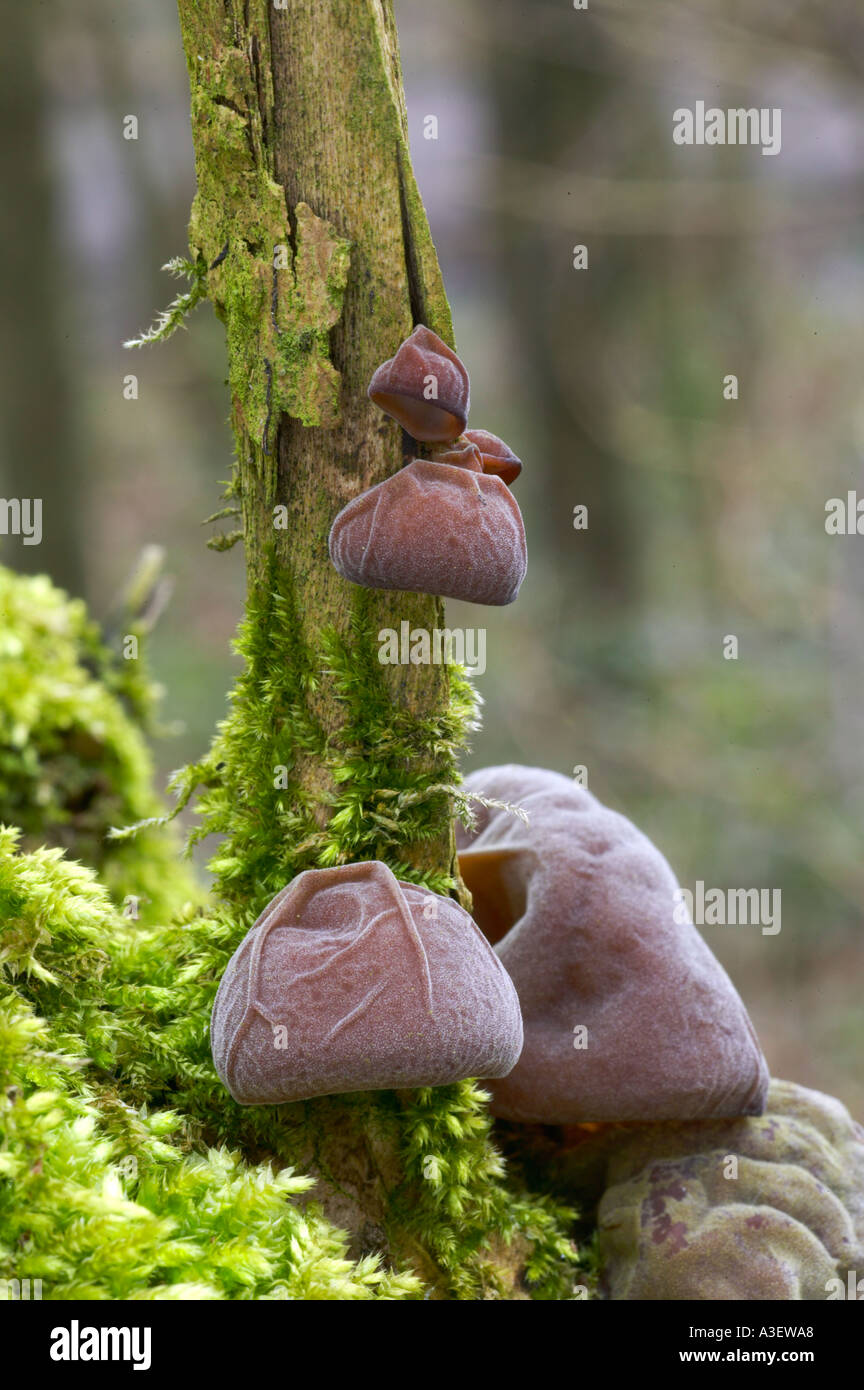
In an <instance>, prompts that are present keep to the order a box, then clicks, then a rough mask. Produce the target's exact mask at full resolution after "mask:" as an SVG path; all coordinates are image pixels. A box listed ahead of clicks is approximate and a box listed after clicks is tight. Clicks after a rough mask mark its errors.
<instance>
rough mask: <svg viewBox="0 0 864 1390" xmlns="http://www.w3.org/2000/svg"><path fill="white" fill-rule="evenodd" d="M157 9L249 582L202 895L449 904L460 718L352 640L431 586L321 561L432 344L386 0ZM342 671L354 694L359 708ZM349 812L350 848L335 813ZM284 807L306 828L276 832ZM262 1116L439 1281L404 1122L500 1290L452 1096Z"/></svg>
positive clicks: (430, 275) (478, 1138)
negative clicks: (354, 884) (358, 581)
mask: <svg viewBox="0 0 864 1390" xmlns="http://www.w3.org/2000/svg"><path fill="white" fill-rule="evenodd" d="M179 11H180V19H181V26H182V31H183V39H184V46H185V49H186V56H187V62H188V67H189V73H190V82H191V95H192V128H193V137H194V143H195V157H196V173H197V181H198V191H197V194H196V198H195V203H194V206H193V211H192V218H191V223H190V245H191V248H192V253H193V257H194V261H195V269H194V274H195V285H194V286H193V293H192V299H191V302H195V301H196V300H197V298H198V297H200V295H201V294H202V293H206V294H207V295H208V296H209V297H210V299H211V300H212V302H213V304H214V306H215V308H216V311H217V313H218V314H219V315H220V317H221V318H222V319H223V320H224V322H225V326H226V334H227V346H228V358H229V381H230V386H231V396H232V424H233V430H234V436H235V444H236V476H235V481H234V486H233V489H232V496H233V497H235V498H236V500H237V502H238V505H239V508H240V511H241V514H242V538H243V541H244V543H245V547H246V560H247V573H248V589H249V610H248V611H249V616H248V619H247V624H246V629H245V633H246V636H245V639H244V640H245V646H244V652H245V654H246V656H247V670H246V674H245V676H244V677H243V678H242V680H241V685H240V687H238V692H235V697H234V705H233V711H234V713H233V714H232V717H231V719H229V721H228V725H227V726H226V731H223V734H222V736H221V741H220V740H217V743H216V745H214V749H215V750H216V751H215V752H214V754H213V755H211V760H210V762H209V763H207V765H206V767H205V765H203V764H202V765H199V767H198V769H197V770H193V771H194V772H195V773H196V775H197V780H198V781H199V782H204V783H205V784H206V785H207V787H208V788H209V789H210V791H209V792H208V793H207V794H206V795H205V797H204V798H203V800H204V801H205V803H206V800H207V795H210V796H211V802H210V806H211V807H212V806H214V805H216V806H217V807H218V811H217V812H214V813H213V817H212V819H211V821H210V824H209V827H208V828H210V829H218V830H220V831H221V832H222V833H223V834H224V835H225V837H226V838H225V841H224V843H223V847H222V848H221V849H220V852H219V856H218V862H217V861H214V867H215V868H216V872H217V892H218V893H219V894H220V895H221V896H222V898H223V901H224V902H225V904H226V907H227V908H228V909H230V910H231V913H232V915H233V916H234V918H235V920H236V921H237V922H238V923H242V922H245V923H246V924H247V925H248V922H249V920H250V919H251V918H252V917H253V916H254V915H256V914H257V912H258V911H259V910H260V908H261V907H262V906H263V904H264V902H266V900H267V899H268V898H269V897H270V896H271V895H272V893H273V892H275V891H276V890H277V888H279V887H281V886H282V885H283V884H284V882H286V881H287V879H288V878H290V877H291V876H292V875H293V874H295V873H296V872H298V870H299V869H301V868H305V867H314V866H316V865H320V864H322V863H324V862H338V861H339V860H340V859H341V860H345V859H348V860H351V859H361V858H371V857H378V858H387V860H388V862H390V863H391V864H394V862H398V863H399V864H404V866H405V872H403V873H402V875H401V876H402V877H408V876H410V877H413V878H414V879H415V880H416V881H422V882H425V883H427V884H429V885H430V886H433V887H438V888H439V891H450V892H452V893H454V894H457V895H459V896H463V897H464V896H467V895H465V894H464V890H463V889H462V887H461V882H460V880H459V878H458V869H457V866H456V857H455V849H454V837H453V827H452V815H453V808H452V799H451V796H450V794H449V793H448V791H447V790H446V786H447V784H448V783H452V780H453V776H454V750H455V744H456V743H457V742H458V731H459V728H460V720H462V719H463V717H464V709H463V711H462V713H458V712H457V713H456V714H454V709H455V708H456V706H455V705H454V703H453V701H452V699H451V686H450V681H451V677H450V676H449V675H448V672H447V671H446V670H445V668H443V667H437V666H406V667H382V666H381V665H380V664H379V663H378V662H377V650H376V649H375V645H374V634H376V633H377V631H378V630H380V628H383V627H388V628H395V629H397V630H398V629H399V625H400V622H401V621H403V620H407V621H408V622H409V623H410V624H411V626H412V627H422V628H427V629H430V628H434V627H443V625H444V615H443V603H442V601H441V600H440V599H438V598H434V597H429V596H424V595H418V594H405V593H378V592H374V593H373V592H370V591H367V590H363V589H358V588H356V587H355V586H352V585H349V584H348V583H346V582H345V581H344V580H342V579H341V578H340V577H339V575H338V574H336V572H335V570H334V569H333V568H332V566H331V564H330V561H329V557H328V552H327V536H328V532H329V528H330V525H331V523H332V521H333V518H334V517H335V515H336V513H337V512H338V511H339V510H340V509H341V507H342V506H343V505H344V504H345V503H346V502H347V501H348V499H349V498H351V497H353V496H355V495H356V494H357V493H358V492H359V491H361V490H362V489H364V488H367V487H370V486H371V485H373V484H374V483H377V482H379V481H381V480H382V479H384V478H386V477H387V476H389V475H390V474H391V473H393V472H394V471H396V470H397V469H398V468H400V467H401V466H402V464H403V462H404V457H403V437H402V434H401V431H400V430H399V429H398V427H397V426H396V425H395V424H394V423H393V422H392V421H390V420H389V419H387V418H385V417H384V416H382V415H381V414H380V412H379V411H377V409H376V408H375V407H373V406H372V405H371V403H370V402H369V401H368V399H367V396H366V387H367V384H368V381H369V379H370V377H371V375H372V372H373V370H374V368H375V367H376V366H377V365H378V364H379V363H380V362H381V361H382V360H383V359H384V358H386V357H389V356H391V355H392V354H393V352H394V351H395V349H396V347H397V346H398V344H399V342H400V341H401V340H402V339H403V338H404V337H405V336H406V335H407V334H408V333H409V332H410V331H411V328H412V327H413V325H414V324H415V323H417V322H421V321H422V322H424V323H426V324H427V325H428V326H429V327H430V328H432V329H434V330H435V331H436V332H438V333H439V334H441V336H442V337H444V338H445V339H446V340H448V341H450V342H452V327H451V322H450V314H449V309H448V306H447V300H446V296H445V294H444V289H443V285H442V282H441V276H440V271H439V268H438V263H437V258H436V255H435V251H434V247H433V245H432V242H431V239H430V235H429V229H428V225H427V222H426V217H425V213H424V211H423V207H422V203H421V201H420V198H419V195H418V192H417V188H416V184H415V181H414V176H413V173H412V169H411V163H410V158H409V154H408V144H407V135H406V117H405V108H404V100H403V94H402V85H401V76H400V69H399V58H398V51H397V40H396V31H395V25H394V20H393V12H392V4H391V3H390V0H287V3H286V5H285V8H284V9H276V8H272V7H270V6H269V5H268V4H267V3H266V0H246V3H245V4H244V3H242V0H224V3H223V2H222V0H179ZM282 523H284V524H282ZM231 539H233V537H228V538H227V540H226V543H228V542H230V540H231ZM277 600H278V601H277ZM358 633H359V634H360V636H358ZM370 634H371V635H372V636H371V638H370ZM328 652H330V653H331V654H333V659H332V660H328V659H327V655H326V654H327V653H328ZM340 656H341V659H342V661H341V666H340ZM382 679H383V681H384V683H385V687H386V693H385V696H384V698H383V701H382V699H381V698H380V693H379V687H380V682H381V681H382ZM355 685H356V686H357V687H358V688H369V689H371V690H372V692H373V693H372V696H370V700H371V705H370V708H371V709H372V710H373V711H374V718H373V714H370V715H369V722H368V724H364V712H363V708H362V702H361V700H360V696H357V697H356V698H355V695H354V692H353V687H354V686H355ZM346 689H347V694H346ZM457 703H458V702H457ZM463 704H464V692H463ZM382 709H383V716H382ZM244 719H245V720H247V721H248V723H246V724H244V723H243V720H244ZM232 720H233V722H232ZM276 726H278V728H277V735H276V737H275V741H274V740H273V737H271V735H272V729H273V727H276ZM391 727H392V730H393V735H392V738H391V736H390V729H391ZM372 729H374V730H375V731H376V732H375V734H374V736H373V735H372V733H371V732H370V730H372ZM268 739H270V742H269V743H268ZM280 739H281V743H280V742H279V740H280ZM400 739H401V742H400ZM376 740H377V742H376ZM379 743H380V744H381V745H382V746H380V747H379V746H378V744H379ZM383 745H387V747H384V746H383ZM277 746H278V747H280V748H281V747H284V748H287V749H288V750H289V751H288V752H287V753H286V754H285V759H284V760H285V761H286V763H287V762H289V761H290V777H291V783H290V787H289V788H288V790H287V791H286V792H285V793H284V795H283V796H281V797H280V796H279V795H278V794H277V793H276V792H274V790H273V781H272V770H273V769H272V768H271V767H270V766H269V765H268V764H269V758H270V755H271V752H272V749H274V748H276V747H277ZM262 748H263V749H265V750H266V751H265V752H259V751H258V750H260V749H262ZM256 760H257V765H256ZM364 768H365V769H367V770H366V771H365V772H364ZM202 769H203V770H202ZM369 769H371V771H369ZM379 769H380V771H379ZM376 778H380V780H381V782H382V783H383V785H381V786H380V788H379V787H376V785H375V782H376ZM364 779H365V780H364ZM441 787H444V788H445V789H444V790H441ZM346 789H347V790H346ZM352 789H353V790H352ZM352 795H354V796H355V801H353V802H352V800H351V797H352ZM340 798H341V800H340ZM418 807H419V808H420V809H419V811H418ZM235 813H236V814H235ZM204 814H205V817H206V811H205V813H204ZM352 815H354V816H356V819H357V822H358V828H357V829H356V833H355V835H354V839H353V840H351V839H348V840H346V838H345V836H344V834H343V833H342V831H341V829H340V831H339V833H337V831H336V828H335V827H336V825H337V822H339V823H340V824H341V822H343V821H345V820H346V819H347V820H348V821H350V819H351V816H352ZM280 816H282V817H285V818H286V819H284V820H283V821H280V820H279V817H280ZM304 816H307V817H308V823H306V824H305V829H304V831H303V833H302V834H301V833H300V832H299V831H298V832H295V831H294V830H293V829H289V830H288V831H284V832H283V829H282V828H280V827H283V826H288V827H289V828H290V827H293V826H295V825H299V824H304V822H303V817H304ZM400 816H403V817H406V816H407V819H403V820H402V821H400V819H399V818H400ZM400 824H401V825H402V826H408V827H410V832H411V834H410V836H409V835H408V833H407V832H406V831H405V830H404V829H403V830H402V831H401V832H400ZM379 827H380V828H379ZM415 831H416V833H415ZM379 835H380V837H381V846H383V847H379V845H378V844H377V842H376V836H379ZM400 835H401V838H400ZM268 836H269V837H270V840H269V842H268ZM280 836H281V839H282V841H283V843H280ZM388 837H389V838H388ZM285 841H287V842H288V843H284V842H285ZM352 845H353V846H354V849H353V850H352ZM328 856H329V857H328ZM280 875H281V878H280ZM442 885H443V887H442ZM238 930H240V931H241V932H242V930H243V927H242V926H240V927H238ZM238 941H239V937H238ZM472 1115H473V1116H474V1118H472ZM279 1124H280V1126H281V1128H280V1138H279V1141H278V1145H275V1146H274V1147H272V1148H271V1153H272V1154H273V1156H274V1158H275V1159H276V1161H279V1162H284V1161H289V1162H291V1163H295V1164H298V1165H302V1167H303V1169H304V1170H305V1171H307V1172H311V1173H312V1174H313V1175H314V1176H315V1177H316V1178H317V1179H318V1183H317V1186H316V1189H315V1192H314V1199H315V1200H316V1201H320V1202H321V1203H322V1204H323V1206H324V1208H325V1210H326V1212H327V1214H328V1215H329V1216H330V1217H331V1219H332V1220H333V1221H334V1222H336V1223H337V1224H338V1225H339V1226H341V1227H343V1228H346V1229H347V1230H348V1231H349V1232H350V1233H351V1236H352V1246H351V1248H352V1251H353V1253H355V1254H364V1253H367V1252H369V1251H371V1250H376V1251H382V1252H384V1253H385V1255H388V1256H389V1257H390V1258H391V1259H394V1260H397V1261H401V1260H408V1261H409V1262H410V1263H411V1264H412V1265H413V1266H414V1268H415V1269H417V1270H418V1271H419V1272H421V1273H422V1274H423V1275H424V1276H425V1277H426V1278H428V1279H429V1280H430V1281H431V1282H432V1283H433V1284H436V1285H437V1286H438V1287H439V1288H444V1287H446V1279H445V1278H444V1276H442V1271H441V1267H440V1262H439V1258H438V1257H437V1256H435V1255H433V1254H430V1250H429V1248H427V1246H428V1244H429V1241H431V1244H432V1245H433V1246H434V1244H435V1233H434V1229H433V1228H434V1225H435V1221H436V1219H437V1218H436V1217H434V1216H432V1217H430V1222H431V1225H430V1224H429V1223H428V1222H427V1225H426V1227H425V1229H426V1230H427V1232H431V1234H430V1235H429V1236H428V1237H427V1238H426V1245H424V1243H423V1241H420V1240H418V1239H417V1237H416V1235H415V1234H412V1233H411V1232H412V1230H416V1223H415V1226H413V1227H412V1224H411V1222H412V1217H413V1216H415V1215H416V1212H417V1211H420V1210H423V1208H424V1203H425V1204H426V1209H427V1211H430V1212H431V1211H432V1210H433V1207H432V1206H429V1202H430V1201H431V1196H430V1194H431V1192H432V1187H431V1185H430V1183H429V1182H424V1181H423V1179H422V1175H420V1177H419V1178H418V1172H417V1171H413V1170H411V1169H410V1164H408V1160H407V1159H406V1152H407V1150H408V1149H410V1147H411V1139H410V1136H411V1135H412V1134H414V1135H416V1134H417V1133H418V1126H420V1127H421V1129H422V1132H423V1133H428V1134H429V1135H430V1142H432V1137H434V1136H437V1138H436V1140H435V1142H437V1143H439V1144H441V1145H444V1146H445V1147H446V1146H447V1145H452V1146H454V1150H453V1152H454V1157H453V1162H452V1165H450V1166H449V1168H448V1171H450V1172H452V1173H453V1174H457V1173H462V1174H463V1176H462V1177H461V1178H454V1179H453V1181H454V1183H457V1185H458V1183H462V1185H463V1186H462V1188H461V1189H460V1193H461V1195H460V1193H457V1192H456V1191H455V1190H454V1191H453V1193H452V1200H453V1202H455V1203H456V1205H455V1206H454V1207H453V1210H454V1211H455V1210H457V1209H459V1204H460V1203H462V1202H463V1199H464V1203H466V1204H467V1205H466V1206H465V1212H466V1215H465V1218H464V1222H463V1233H464V1234H465V1238H466V1242H468V1244H469V1245H470V1246H471V1248H473V1249H475V1250H479V1249H480V1248H481V1247H484V1248H485V1249H486V1251H487V1254H486V1256H485V1257H484V1258H485V1259H486V1260H487V1261H488V1262H489V1265H490V1267H494V1271H495V1273H494V1282H495V1283H496V1285H497V1287H499V1288H502V1287H510V1288H514V1287H516V1286H517V1285H518V1281H519V1279H520V1277H521V1270H522V1267H523V1262H524V1257H525V1254H526V1251H527V1249H528V1248H529V1247H528V1243H527V1242H526V1241H525V1240H524V1239H523V1238H522V1237H521V1236H517V1237H516V1239H515V1240H513V1241H512V1243H511V1244H510V1246H509V1248H508V1250H507V1251H506V1252H505V1250H504V1249H503V1247H502V1249H500V1250H498V1249H497V1248H495V1250H494V1255H493V1254H492V1253H491V1249H492V1248H494V1247H495V1239H494V1232H493V1231H492V1230H491V1229H490V1230H486V1229H485V1227H484V1224H483V1223H484V1222H485V1223H486V1227H488V1226H489V1223H490V1221H497V1219H498V1218H497V1216H492V1215H491V1213H492V1212H493V1211H496V1212H499V1213H500V1212H503V1211H504V1209H505V1207H506V1204H507V1202H508V1201H509V1197H508V1194H506V1193H505V1192H504V1191H503V1189H499V1188H496V1191H498V1193H499V1195H498V1196H495V1195H494V1193H493V1194H492V1195H491V1196H490V1193H492V1188H493V1187H494V1186H495V1185H496V1184H497V1182H498V1174H499V1171H500V1169H499V1166H498V1160H497V1157H496V1155H495V1153H494V1151H493V1150H492V1149H491V1147H490V1146H489V1145H488V1141H487V1139H486V1137H485V1128H484V1126H485V1121H484V1118H483V1116H482V1112H481V1111H480V1109H479V1098H477V1097H475V1096H473V1093H472V1095H471V1096H467V1095H466V1093H465V1092H464V1090H461V1091H460V1090H459V1089H458V1088H456V1089H455V1090H454V1088H443V1089H442V1090H440V1091H436V1092H425V1093H417V1094H416V1095H415V1094H414V1093H411V1094H405V1095H402V1094H398V1095H397V1094H393V1093H385V1092H380V1093H372V1094H370V1095H369V1096H356V1097H354V1096H352V1097H329V1098H325V1099H322V1100H318V1101H313V1102H309V1103H306V1104H305V1105H302V1106H285V1107H281V1108H280V1111H279ZM447 1135H449V1136H450V1137H449V1138H448V1137H447ZM454 1136H461V1137H454ZM460 1145H461V1146H462V1147H461V1148H460V1147H459V1146H460ZM415 1147H416V1145H415ZM457 1149H458V1162H457V1153H456V1150H457ZM414 1166H415V1169H418V1170H419V1159H417V1158H416V1157H415V1161H414ZM490 1185H491V1186H490ZM469 1212H473V1213H474V1215H472V1216H469V1214H468V1213H469ZM484 1213H485V1215H484ZM530 1219H531V1220H534V1219H535V1218H534V1217H533V1216H532V1217H531V1218H530ZM449 1220H452V1218H449V1217H448V1218H446V1219H445V1221H444V1224H443V1225H442V1226H441V1231H442V1232H444V1229H445V1226H446V1225H447V1221H449ZM472 1223H473V1224H472ZM512 1224H513V1223H512V1222H511V1226H512ZM518 1224H519V1223H518V1221H517V1222H516V1225H517V1226H518ZM447 1239H450V1237H448V1236H444V1235H442V1239H441V1240H440V1241H439V1246H440V1248H441V1249H443V1248H444V1245H445V1244H446V1240H447ZM490 1240H491V1241H492V1247H490ZM451 1244H453V1248H454V1249H455V1248H456V1245H455V1243H454V1242H453V1241H451ZM498 1244H500V1241H499V1242H498ZM466 1248H467V1245H466ZM453 1259H454V1257H453V1255H452V1254H451V1256H450V1264H451V1267H452V1265H453ZM451 1277H454V1278H455V1277H456V1276H455V1274H454V1275H452V1276H451ZM484 1277H485V1276H484Z"/></svg>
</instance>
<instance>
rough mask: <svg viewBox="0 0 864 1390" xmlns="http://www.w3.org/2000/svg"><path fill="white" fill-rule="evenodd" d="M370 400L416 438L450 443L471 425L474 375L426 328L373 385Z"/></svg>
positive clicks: (407, 342)
mask: <svg viewBox="0 0 864 1390" xmlns="http://www.w3.org/2000/svg"><path fill="white" fill-rule="evenodd" d="M369 399H370V400H373V401H374V402H375V404H376V405H377V406H379V407H380V409H381V410H384V411H386V413H387V414H388V415H391V416H392V417H393V419H394V420H397V421H398V422H399V424H400V425H401V426H402V428H403V429H404V430H407V431H408V433H409V434H410V435H411V436H412V438H413V439H421V440H425V441H427V442H429V443H445V444H446V443H448V442H449V441H451V440H453V439H456V438H457V437H458V436H459V435H460V434H461V433H462V431H463V430H464V428H465V425H466V424H467V422H468V407H469V403H470V386H469V381H468V373H467V371H466V370H465V367H464V365H463V364H462V362H461V361H460V359H459V358H458V357H457V355H456V353H455V352H454V351H453V349H452V348H449V347H448V346H447V344H446V343H445V342H444V341H443V340H442V339H441V338H439V337H438V334H437V333H433V332H432V331H431V329H429V328H426V327H425V325H424V324H422V323H420V324H418V325H417V327H416V328H415V329H414V332H413V333H412V334H411V336H410V337H408V338H406V339H405V341H404V343H402V344H401V345H400V347H399V349H398V350H397V352H396V353H395V354H394V355H393V357H390V358H388V359H387V361H386V362H382V363H381V366H380V367H379V368H378V369H377V371H376V372H375V374H374V376H373V377H372V380H371V381H370V383H369Z"/></svg>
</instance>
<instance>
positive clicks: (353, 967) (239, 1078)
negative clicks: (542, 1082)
mask: <svg viewBox="0 0 864 1390" xmlns="http://www.w3.org/2000/svg"><path fill="white" fill-rule="evenodd" d="M210 1036H211V1044H212V1048H213V1060H214V1062H215V1065H216V1070H217V1071H218V1073H219V1075H220V1077H221V1078H222V1080H223V1082H224V1083H225V1085H226V1086H227V1087H228V1089H229V1090H230V1092H231V1094H232V1095H233V1097H234V1099H235V1100H237V1101H239V1102H240V1104H241V1105H272V1104H282V1103H284V1102H286V1101H296V1100H308V1099H310V1098H311V1097H313V1096H324V1095H337V1094H340V1093H342V1092H346V1091H375V1090H396V1089H398V1088H400V1087H408V1086H443V1085H446V1084H447V1083H448V1082H452V1081H463V1080H465V1079H466V1078H467V1077H470V1076H479V1077H490V1076H504V1075H505V1074H506V1073H507V1072H508V1071H510V1069H511V1068H512V1067H513V1066H514V1065H515V1063H516V1061H517V1059H518V1057H519V1053H520V1051H521V1049H522V1018H521V1015H520V1012H519V1001H518V999H517V997H516V991H515V989H514V988H513V984H512V982H511V980H510V977H509V976H508V974H507V972H506V970H505V969H504V967H503V966H502V965H501V962H500V961H499V960H498V959H497V957H496V956H495V954H494V952H493V951H492V950H491V949H490V947H489V945H488V943H487V942H486V939H485V937H484V936H483V934H482V933H481V932H480V931H479V930H478V928H477V927H476V926H475V924H474V922H473V921H472V920H471V918H470V917H469V916H468V913H467V912H466V911H465V910H464V908H461V907H460V906H459V904H458V903H456V902H454V901H453V899H452V898H443V897H440V896H439V895H438V894H437V893H432V892H430V891H429V889H427V888H422V887H419V886H418V885H417V884H412V883H400V882H398V881H397V879H396V878H395V877H394V875H393V874H392V873H391V871H390V869H388V868H387V866H386V864H381V863H378V862H377V861H374V860H373V861H370V862H368V863H362V864H344V865H342V866H340V867H339V868H335V869H308V870H307V871H306V872H305V873H302V874H299V875H298V876H297V878H295V879H294V880H293V882H291V883H290V884H288V886H287V888H284V889H283V890H282V892H281V893H279V894H277V896H276V897H275V898H274V899H273V901H272V902H271V903H270V904H269V906H268V907H267V908H265V910H264V912H263V913H262V914H261V916H260V917H259V919H258V921H257V922H256V923H255V925H254V926H253V928H252V930H251V931H250V932H249V934H248V936H246V938H245V940H244V941H243V943H242V944H241V946H240V947H239V948H238V950H237V951H235V953H234V955H233V956H232V958H231V960H230V961H229V963H228V967H227V969H226V971H225V974H224V975H223V977H222V982H221V984H220V986H219V992H218V994H217V996H216V1002H215V1004H214V1006H213V1017H212V1021H211V1025H210Z"/></svg>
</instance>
